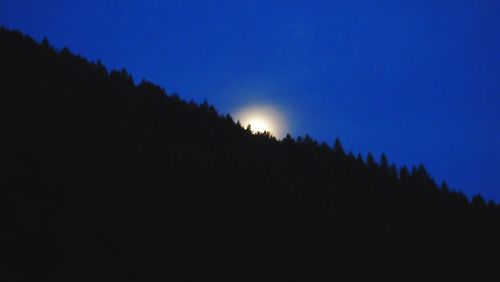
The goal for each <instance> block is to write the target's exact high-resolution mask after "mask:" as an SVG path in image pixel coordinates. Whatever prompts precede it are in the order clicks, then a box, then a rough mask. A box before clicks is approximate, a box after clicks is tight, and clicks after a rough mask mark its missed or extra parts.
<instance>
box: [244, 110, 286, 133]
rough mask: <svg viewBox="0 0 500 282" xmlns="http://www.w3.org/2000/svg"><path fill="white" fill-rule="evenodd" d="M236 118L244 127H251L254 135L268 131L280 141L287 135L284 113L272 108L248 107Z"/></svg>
mask: <svg viewBox="0 0 500 282" xmlns="http://www.w3.org/2000/svg"><path fill="white" fill-rule="evenodd" d="M234 116H235V119H236V120H238V121H239V122H240V123H241V125H242V126H243V127H245V128H246V127H247V126H248V125H250V127H251V128H252V131H253V132H254V133H257V132H264V131H267V132H269V133H271V134H272V135H273V136H274V137H276V138H278V139H281V138H283V137H285V135H286V134H287V129H286V123H285V119H284V115H283V113H280V112H279V111H278V110H277V109H275V108H273V107H271V106H247V107H244V108H242V109H240V110H238V111H237V112H236V114H235V115H234Z"/></svg>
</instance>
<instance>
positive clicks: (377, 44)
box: [0, 0, 500, 201]
mask: <svg viewBox="0 0 500 282" xmlns="http://www.w3.org/2000/svg"><path fill="white" fill-rule="evenodd" d="M499 15H500V1H498V0H469V1H464V0H439V1H436V0H421V1H403V0H394V1H372V0H366V1H334V0H330V1H292V0H289V1H271V0H267V1H260V0H259V1H256V0H253V1H235V0H227V1H209V0H205V1H201V0H200V1H188V0H182V1H181V0H179V1H165V0H161V1H160V0H148V1H131V0H127V1H125V0H120V1H105V0H86V1H69V0H46V1H43V0H30V1H28V0H12V1H5V0H0V25H4V26H6V27H8V28H12V29H18V30H21V31H23V32H25V33H27V34H29V35H31V36H33V37H34V38H36V39H37V40H40V39H41V38H43V37H44V36H46V37H48V38H49V40H50V41H51V42H52V44H53V45H55V47H57V48H62V47H64V46H68V47H69V48H70V49H71V50H73V51H74V52H76V53H78V54H81V55H83V56H85V57H87V58H89V59H91V60H96V59H101V61H102V62H103V63H104V64H105V65H107V66H108V67H110V68H121V67H126V68H127V70H129V72H130V73H132V74H133V76H134V78H135V79H136V81H138V80H139V79H141V78H143V77H144V78H147V79H148V80H151V81H153V82H155V83H157V84H160V85H161V86H163V87H165V88H166V89H167V91H169V92H177V93H179V95H180V96H182V97H184V98H186V99H194V100H195V101H202V100H203V99H207V100H208V101H209V102H210V103H211V104H214V105H215V106H216V108H217V109H218V110H219V111H220V112H222V113H226V112H229V113H234V112H235V111H236V110H238V109H239V108H240V107H242V106H245V105H246V104H249V103H253V104H255V103H259V104H267V105H272V106H274V107H277V108H278V109H279V110H281V111H283V112H285V113H286V114H287V116H288V124H289V130H290V132H291V133H292V135H294V136H297V135H299V134H300V135H302V134H305V133H308V134H310V135H311V136H313V137H314V138H316V139H318V140H320V141H326V142H328V143H330V144H331V143H332V142H333V140H334V138H335V137H337V136H338V137H340V138H341V140H342V141H343V143H344V146H345V147H346V149H348V150H349V149H350V150H353V151H354V152H362V153H363V154H366V153H367V152H368V151H371V152H373V153H374V154H375V155H376V156H378V155H379V154H380V153H381V152H386V154H387V155H388V157H389V159H390V160H392V161H396V162H397V163H398V164H400V165H401V164H406V165H412V164H418V163H424V164H425V166H426V167H427V168H428V170H429V172H430V173H431V174H432V175H433V176H434V177H435V178H436V180H437V181H441V180H442V179H445V180H446V181H447V182H448V183H449V184H450V186H452V187H453V188H456V189H460V190H463V191H464V192H466V194H467V195H469V196H470V195H472V194H474V193H481V194H483V195H484V196H485V197H486V198H494V199H496V200H497V201H500V172H499V171H500V16H499Z"/></svg>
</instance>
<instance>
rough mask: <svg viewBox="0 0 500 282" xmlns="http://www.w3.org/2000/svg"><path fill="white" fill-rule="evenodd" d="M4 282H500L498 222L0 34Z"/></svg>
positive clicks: (400, 178)
mask: <svg viewBox="0 0 500 282" xmlns="http://www.w3.org/2000/svg"><path fill="white" fill-rule="evenodd" d="M0 37H1V42H2V44H3V46H2V52H0V53H1V54H0V56H1V62H2V64H1V66H0V68H1V69H2V86H1V87H2V91H1V94H0V126H1V139H0V156H1V162H0V165H1V168H2V169H1V172H0V176H1V177H0V187H1V191H0V193H1V194H0V197H1V198H0V199H1V200H0V201H1V202H0V204H1V205H0V206H1V220H2V222H3V223H4V228H2V230H1V231H0V239H1V242H2V243H1V246H2V250H3V251H2V257H3V259H5V260H4V261H5V263H2V266H1V267H2V268H4V269H0V270H1V271H0V273H2V274H0V275H2V276H3V275H6V277H5V279H1V277H0V279H1V280H2V281H96V280H98V281H101V280H102V281H109V280H112V281H114V280H116V281H221V280H222V281H225V280H227V281H256V280H259V281H261V280H270V281H323V280H330V281H332V280H333V281H367V280H368V281H379V280H384V281H429V280H441V281H471V280H472V281H498V280H499V279H500V277H499V274H498V271H497V269H496V267H497V266H498V265H499V263H500V259H499V257H498V253H499V251H500V242H499V241H498V238H500V211H499V207H498V206H496V205H495V204H493V203H489V204H486V203H484V200H483V199H482V198H481V197H479V196H477V197H474V199H473V200H472V201H471V202H469V201H468V200H467V198H466V197H465V196H463V194H461V193H458V192H453V191H450V190H449V189H448V188H447V187H446V185H442V186H439V187H438V186H437V185H436V184H435V183H434V181H433V180H432V178H431V177H430V176H429V175H428V174H427V172H426V171H425V168H424V167H423V166H420V167H416V168H413V169H411V170H408V169H406V168H401V169H397V168H396V167H395V166H393V165H390V164H389V163H388V162H387V159H386V158H385V156H384V157H382V158H381V160H380V161H378V162H377V161H375V160H374V158H373V157H372V156H371V155H369V156H367V157H366V159H363V158H362V157H360V156H357V157H356V156H354V155H352V154H350V153H346V152H344V150H343V149H342V146H341V144H340V142H337V143H336V144H335V145H334V146H333V147H329V146H327V145H324V144H317V143H316V141H314V140H313V139H311V138H310V137H308V136H305V137H299V138H297V139H296V140H294V139H292V138H290V137H287V138H285V139H284V140H282V141H278V140H275V139H274V138H272V137H270V136H268V135H266V134H259V135H253V134H251V133H250V132H249V131H248V130H245V129H243V128H241V127H240V126H239V125H238V124H235V123H234V122H233V120H232V119H231V117H229V116H219V115H218V114H217V112H216V111H215V109H214V108H213V107H211V106H209V105H208V104H206V103H204V104H201V105H198V104H194V103H188V102H185V101H183V100H181V99H180V98H179V97H177V96H176V95H167V94H166V93H165V91H164V90H163V89H161V88H160V87H158V86H156V85H154V84H152V83H149V82H141V83H140V84H138V85H135V84H134V83H133V81H132V79H131V77H130V75H129V74H127V72H126V71H125V70H122V71H111V72H108V71H107V70H106V69H105V68H104V67H103V66H102V65H101V64H100V63H90V62H88V61H86V60H85V59H83V58H81V57H78V56H75V55H73V54H72V53H71V52H69V51H68V50H67V49H63V50H61V51H56V50H54V49H53V48H51V47H50V46H49V44H48V42H46V41H44V42H42V43H41V44H38V43H36V42H35V41H33V40H32V39H30V38H28V37H25V36H23V35H22V34H20V33H17V32H12V31H8V30H5V29H1V30H0Z"/></svg>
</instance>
